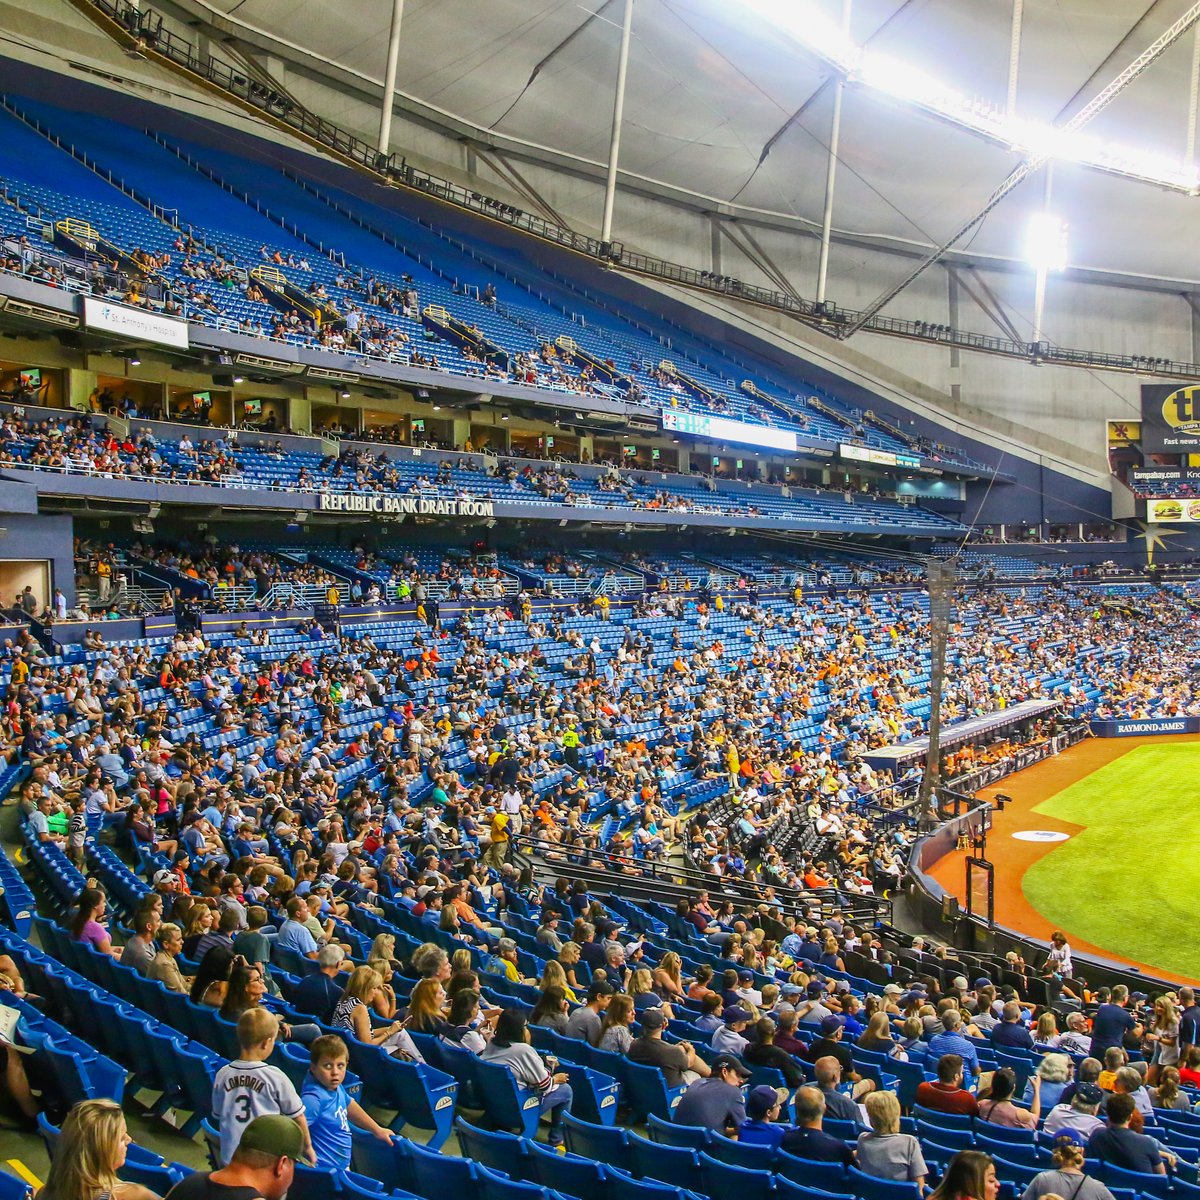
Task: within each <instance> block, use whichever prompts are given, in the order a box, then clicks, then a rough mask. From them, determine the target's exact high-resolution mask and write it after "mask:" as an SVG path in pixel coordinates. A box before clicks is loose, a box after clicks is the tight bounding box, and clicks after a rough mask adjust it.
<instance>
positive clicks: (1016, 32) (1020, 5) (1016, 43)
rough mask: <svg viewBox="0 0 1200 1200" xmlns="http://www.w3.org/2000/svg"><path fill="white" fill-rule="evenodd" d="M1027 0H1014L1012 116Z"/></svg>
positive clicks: (1010, 64)
mask: <svg viewBox="0 0 1200 1200" xmlns="http://www.w3.org/2000/svg"><path fill="white" fill-rule="evenodd" d="M1024 12H1025V0H1013V7H1012V36H1011V38H1010V39H1009V43H1008V106H1007V112H1008V116H1009V117H1010V118H1012V117H1015V116H1016V115H1017V80H1018V79H1019V77H1020V74H1021V18H1022V16H1023V15H1024Z"/></svg>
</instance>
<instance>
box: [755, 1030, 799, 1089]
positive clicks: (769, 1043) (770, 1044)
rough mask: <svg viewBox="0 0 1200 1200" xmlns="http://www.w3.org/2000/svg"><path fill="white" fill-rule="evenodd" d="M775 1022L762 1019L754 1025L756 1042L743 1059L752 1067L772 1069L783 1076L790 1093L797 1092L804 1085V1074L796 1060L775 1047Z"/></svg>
mask: <svg viewBox="0 0 1200 1200" xmlns="http://www.w3.org/2000/svg"><path fill="white" fill-rule="evenodd" d="M775 1033H776V1028H775V1022H774V1021H772V1020H771V1018H770V1017H761V1018H759V1020H758V1021H756V1022H755V1025H754V1041H752V1042H751V1043H750V1044H749V1045H748V1046H747V1047H746V1049H745V1050H744V1051H743V1052H742V1057H743V1058H744V1059H745V1060H746V1062H748V1063H749V1064H750V1065H751V1066H752V1067H770V1068H773V1069H774V1070H776V1071H779V1072H780V1073H781V1074H782V1075H783V1081H784V1083H786V1084H787V1087H788V1090H789V1091H795V1090H796V1088H798V1087H801V1086H802V1085H803V1083H804V1072H803V1071H802V1070H801V1069H800V1067H799V1066H798V1065H797V1063H796V1060H795V1059H794V1058H793V1057H792V1056H791V1055H790V1054H789V1053H788V1052H787V1051H786V1050H784V1049H782V1048H780V1047H779V1046H777V1045H775Z"/></svg>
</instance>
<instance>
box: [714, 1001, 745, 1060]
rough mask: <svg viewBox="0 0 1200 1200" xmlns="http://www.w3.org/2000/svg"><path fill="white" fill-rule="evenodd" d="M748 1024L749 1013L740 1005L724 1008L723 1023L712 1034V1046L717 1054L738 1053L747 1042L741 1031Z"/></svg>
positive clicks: (743, 1048)
mask: <svg viewBox="0 0 1200 1200" xmlns="http://www.w3.org/2000/svg"><path fill="white" fill-rule="evenodd" d="M749 1024H750V1014H749V1012H747V1011H746V1009H744V1008H742V1007H741V1005H738V1004H734V1005H732V1006H731V1007H729V1008H727V1009H726V1010H725V1024H724V1025H722V1026H721V1028H720V1029H717V1030H716V1031H715V1032H714V1033H713V1035H712V1048H713V1049H714V1050H715V1051H716V1052H717V1053H718V1054H733V1055H740V1054H741V1053H742V1051H743V1050H745V1049H746V1046H747V1045H748V1044H749V1043H748V1041H747V1039H746V1038H745V1037H744V1036H743V1035H742V1031H743V1030H744V1029H745V1028H746V1026H747V1025H749Z"/></svg>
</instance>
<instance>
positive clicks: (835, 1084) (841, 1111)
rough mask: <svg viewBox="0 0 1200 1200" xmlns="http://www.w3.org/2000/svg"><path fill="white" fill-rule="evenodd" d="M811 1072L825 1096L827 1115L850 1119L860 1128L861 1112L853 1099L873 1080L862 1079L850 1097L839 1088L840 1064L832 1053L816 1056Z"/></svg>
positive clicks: (836, 1118)
mask: <svg viewBox="0 0 1200 1200" xmlns="http://www.w3.org/2000/svg"><path fill="white" fill-rule="evenodd" d="M813 1073H814V1074H815V1075H816V1077H817V1087H819V1088H820V1089H821V1094H822V1095H823V1096H824V1097H825V1111H826V1112H827V1113H828V1114H829V1116H830V1117H831V1118H832V1119H833V1120H835V1121H850V1122H851V1123H853V1124H854V1125H856V1126H858V1128H860V1129H861V1128H862V1123H863V1121H862V1114H861V1112H860V1111H859V1107H858V1105H857V1104H856V1103H855V1100H858V1099H860V1098H861V1097H862V1096H863V1095H865V1094H866V1093H867V1092H869V1091H870V1090H871V1089H872V1088H874V1086H875V1083H874V1081H873V1080H870V1079H864V1080H863V1081H862V1082H861V1083H860V1084H858V1085H857V1087H855V1089H854V1098H853V1099H851V1097H849V1096H847V1095H846V1094H845V1093H844V1092H842V1091H841V1090H840V1084H841V1082H842V1064H841V1063H840V1062H838V1060H837V1059H836V1058H834V1057H833V1056H832V1055H826V1056H825V1057H824V1058H818V1059H817V1061H816V1062H814V1063H813Z"/></svg>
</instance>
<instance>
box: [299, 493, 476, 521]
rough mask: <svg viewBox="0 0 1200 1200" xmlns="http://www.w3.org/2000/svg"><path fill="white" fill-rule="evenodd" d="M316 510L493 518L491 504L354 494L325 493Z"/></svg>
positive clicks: (419, 497) (425, 497) (473, 501)
mask: <svg viewBox="0 0 1200 1200" xmlns="http://www.w3.org/2000/svg"><path fill="white" fill-rule="evenodd" d="M318 499H319V501H320V503H319V504H318V505H317V507H318V508H319V509H320V511H321V512H342V513H382V514H385V515H389V516H390V515H396V516H405V515H409V514H412V515H416V516H431V517H491V516H494V515H495V513H494V511H493V507H492V502H491V501H490V500H460V499H455V500H443V499H441V498H440V497H438V496H387V495H367V496H364V495H361V494H359V493H352V492H337V493H330V492H322V493H321V495H320V496H319V497H318Z"/></svg>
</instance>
